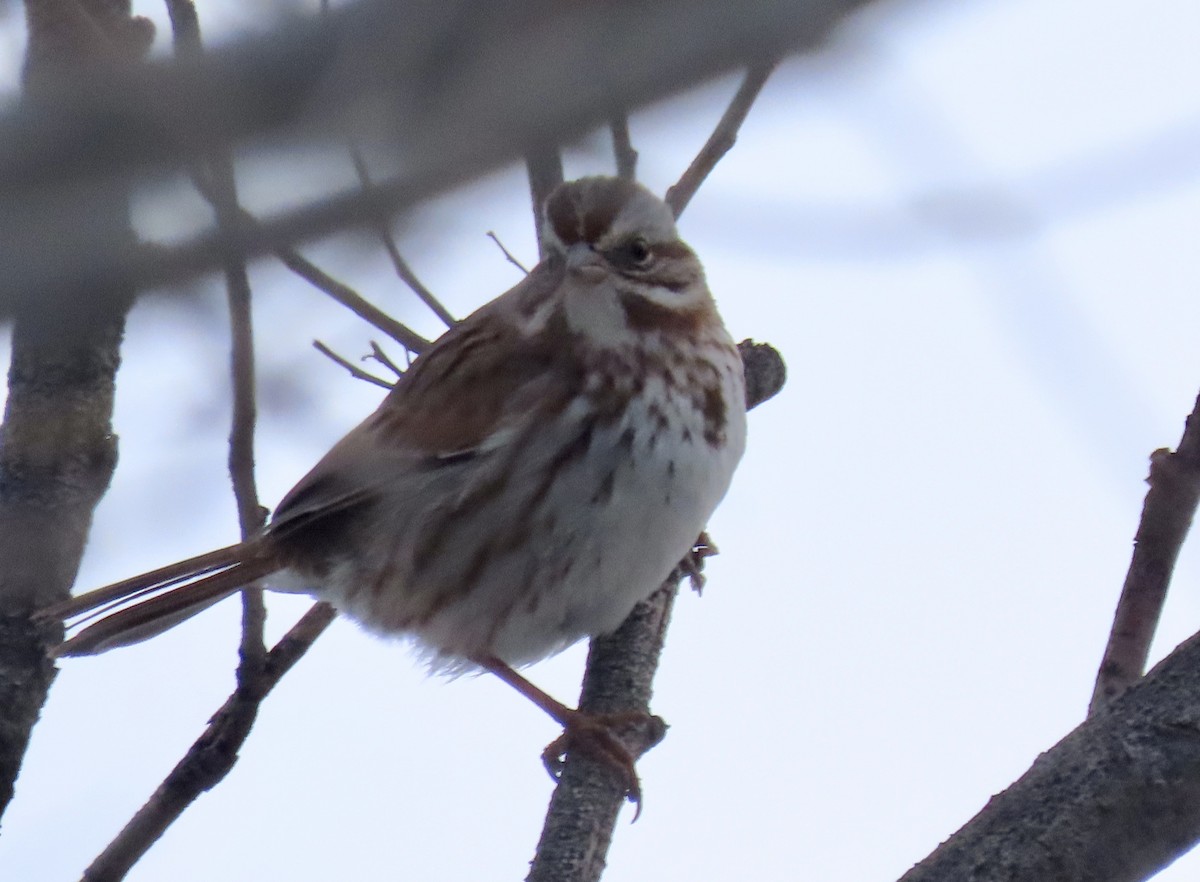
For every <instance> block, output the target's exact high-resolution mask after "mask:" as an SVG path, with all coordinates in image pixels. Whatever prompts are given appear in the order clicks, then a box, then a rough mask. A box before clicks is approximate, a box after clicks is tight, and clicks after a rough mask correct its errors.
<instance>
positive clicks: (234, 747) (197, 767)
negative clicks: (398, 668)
mask: <svg viewBox="0 0 1200 882" xmlns="http://www.w3.org/2000/svg"><path fill="white" fill-rule="evenodd" d="M336 616H337V613H336V612H335V611H334V609H333V607H331V606H330V605H329V604H327V603H316V604H314V605H313V606H312V607H310V608H309V610H308V612H306V613H305V614H304V616H303V617H302V618H301V619H300V621H298V622H297V623H296V624H295V625H294V626H293V627H292V629H291V630H290V631H288V633H287V634H285V635H284V636H283V638H282V639H281V640H280V641H279V642H278V643H277V644H275V647H274V648H273V649H272V650H271V651H270V652H269V653H267V655H266V658H265V659H264V663H263V667H262V674H261V676H260V677H259V678H258V680H257V683H256V687H257V688H256V692H255V693H254V694H250V693H248V692H247V691H245V690H243V689H241V688H240V687H239V688H238V690H237V691H236V692H234V693H233V695H231V696H229V698H228V699H227V700H226V702H225V704H224V705H222V707H221V709H220V710H218V711H217V712H216V713H215V714H214V715H213V717H212V720H211V721H210V722H209V724H208V727H207V728H206V729H205V730H204V734H202V735H201V736H200V737H199V738H198V739H197V740H196V742H195V743H194V744H193V745H192V746H191V748H190V749H189V750H188V752H187V754H186V755H185V756H184V757H183V759H181V760H180V761H179V762H178V763H177V764H176V766H175V768H174V769H172V770H171V772H170V774H169V775H167V777H166V778H165V779H164V780H163V782H162V784H160V785H159V786H158V789H157V790H155V791H154V794H153V795H152V796H151V797H150V799H149V800H147V801H146V804H145V805H144V806H142V807H141V808H140V809H139V810H138V812H137V814H135V815H134V816H133V818H131V819H130V821H129V823H128V824H126V825H125V827H124V829H122V830H121V832H120V833H119V834H117V836H116V838H114V839H113V841H112V842H110V843H109V845H108V847H107V848H105V849H104V851H103V852H102V853H101V854H100V855H99V857H97V858H96V860H94V861H93V862H92V865H91V866H90V867H88V868H87V870H86V871H84V874H83V879H84V882H118V880H120V879H123V878H124V877H125V874H126V873H128V872H129V869H130V867H132V866H133V865H134V864H135V863H136V862H137V861H138V860H139V859H140V858H141V857H142V855H144V854H145V853H146V851H147V850H149V848H150V846H151V845H153V844H154V843H155V842H157V841H158V839H159V837H161V836H162V834H163V833H164V832H165V831H166V829H167V828H168V827H169V826H170V825H171V824H172V823H174V822H175V820H176V819H177V818H178V817H179V816H180V815H182V814H183V812H184V811H185V810H186V809H187V807H188V806H189V805H191V804H192V802H194V801H195V799H196V797H198V796H199V795H200V794H201V793H203V792H204V791H206V790H211V789H212V788H213V787H215V786H216V785H217V784H219V783H220V782H221V780H222V779H224V777H225V776H226V775H227V774H229V770H230V769H232V768H233V765H234V763H236V762H237V758H238V751H239V750H241V747H242V744H243V743H245V740H246V736H247V735H249V734H250V727H251V726H252V725H253V724H254V719H255V716H256V715H257V709H258V705H259V704H260V703H261V702H262V699H263V698H265V697H266V696H267V695H268V694H269V693H270V691H271V690H272V689H273V688H275V686H276V685H277V684H278V683H279V681H280V680H281V679H282V678H283V676H284V674H286V673H287V672H288V671H289V670H291V668H292V666H293V665H294V664H295V663H296V662H297V661H299V660H300V658H301V657H302V656H303V655H304V653H306V652H307V651H308V649H309V647H310V646H312V644H313V642H314V641H315V640H316V639H317V638H318V637H320V636H321V634H322V633H324V631H325V629H326V628H327V627H329V623H330V622H332V621H333V620H334V618H335V617H336Z"/></svg>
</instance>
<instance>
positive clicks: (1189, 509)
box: [1089, 397, 1200, 714]
mask: <svg viewBox="0 0 1200 882" xmlns="http://www.w3.org/2000/svg"><path fill="white" fill-rule="evenodd" d="M1146 481H1147V483H1148V484H1149V485H1150V489H1149V490H1148V491H1147V492H1146V501H1145V502H1144V503H1143V504H1142V518H1141V522H1140V523H1139V524H1138V529H1137V535H1136V536H1135V537H1134V547H1133V559H1132V560H1131V561H1130V562H1129V571H1128V573H1127V574H1126V576H1125V584H1124V586H1123V587H1122V589H1121V599H1120V600H1119V601H1118V602H1117V610H1116V614H1115V616H1114V618H1113V625H1112V631H1111V632H1110V634H1109V638H1108V646H1107V647H1106V648H1105V650H1104V658H1103V660H1102V661H1101V662H1100V671H1099V673H1098V674H1097V675H1096V688H1095V691H1094V692H1093V693H1092V701H1091V707H1090V709H1089V713H1091V714H1094V713H1096V712H1097V711H1099V710H1100V709H1101V708H1102V707H1104V706H1105V705H1107V704H1108V703H1109V702H1111V701H1112V700H1113V699H1114V698H1116V697H1117V696H1118V695H1120V694H1121V693H1122V692H1123V691H1124V690H1125V689H1127V688H1128V687H1129V686H1130V685H1131V684H1132V683H1134V682H1135V681H1136V680H1137V679H1138V678H1139V677H1141V676H1142V671H1144V670H1145V668H1146V659H1147V658H1148V657H1149V654H1150V643H1151V641H1152V640H1153V639H1154V630H1155V628H1156V627H1157V626H1158V619H1159V616H1160V615H1161V613H1162V607H1163V603H1164V602H1165V601H1166V599H1167V588H1168V586H1169V585H1170V583H1171V574H1172V573H1173V572H1174V571H1175V561H1176V560H1178V558H1179V550H1180V549H1181V548H1182V547H1183V540H1184V539H1186V538H1187V534H1188V530H1190V529H1191V526H1192V519H1193V518H1194V517H1195V515H1196V506H1197V503H1200V397H1198V398H1197V399H1196V406H1195V407H1194V408H1193V409H1192V412H1191V414H1190V415H1189V416H1188V418H1187V421H1186V423H1185V425H1184V430H1183V437H1182V438H1181V439H1180V441H1179V447H1178V449H1176V451H1175V452H1174V453H1172V452H1171V451H1169V450H1166V449H1162V450H1156V451H1154V453H1152V454H1151V455H1150V476H1149V477H1148V478H1147V479H1146Z"/></svg>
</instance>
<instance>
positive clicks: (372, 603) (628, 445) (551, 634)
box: [320, 413, 742, 665]
mask: <svg viewBox="0 0 1200 882" xmlns="http://www.w3.org/2000/svg"><path fill="white" fill-rule="evenodd" d="M735 434H736V437H735V438H734V439H733V440H734V442H735V443H733V444H725V445H722V446H720V447H715V446H713V445H711V444H709V443H707V442H706V441H705V440H704V439H703V438H702V435H701V432H700V430H699V428H697V429H696V430H695V431H690V430H688V426H687V425H686V423H683V424H681V425H679V426H677V427H676V430H675V431H665V430H663V429H661V428H655V429H654V430H651V429H650V428H648V425H647V423H646V422H645V421H642V420H639V419H637V414H636V413H634V414H630V415H627V416H626V418H625V419H623V420H621V421H617V422H615V423H613V424H612V425H610V426H606V427H597V426H593V427H591V429H590V430H589V432H588V434H587V438H586V441H587V443H586V444H583V443H582V441H581V439H583V430H582V429H581V430H580V432H579V434H577V435H576V436H575V440H576V442H578V443H576V444H575V445H574V447H572V446H571V445H569V444H568V445H563V444H561V443H560V444H557V445H556V444H555V443H554V441H555V439H553V438H550V437H538V438H532V439H530V442H529V444H528V445H527V446H526V447H525V448H524V449H521V450H519V452H518V453H517V454H514V455H512V456H509V457H496V458H493V459H492V460H490V461H483V460H481V461H480V462H477V463H471V464H470V468H471V469H474V470H475V471H474V472H467V471H464V473H463V474H462V475H460V476H459V478H458V479H456V480H457V484H455V485H454V486H455V492H454V493H448V492H447V488H446V487H439V488H434V489H431V491H430V495H431V497H432V498H433V499H434V500H435V501H434V502H432V503H431V504H428V505H426V506H424V507H423V508H422V507H421V506H414V505H412V504H411V503H412V502H413V500H412V499H410V500H409V502H410V505H409V506H407V507H404V509H403V510H397V511H396V512H394V513H393V517H392V519H391V528H392V529H396V528H399V529H398V530H397V533H396V535H399V536H400V537H401V538H400V541H399V542H398V543H397V545H396V546H395V547H394V548H392V549H390V550H389V553H388V554H387V555H386V556H382V557H380V556H375V557H374V559H371V557H372V556H370V555H367V556H366V559H364V557H363V556H362V555H359V556H357V557H356V558H355V559H350V558H347V559H344V560H340V561H338V562H336V563H335V564H334V571H333V572H331V574H330V576H329V577H328V578H326V579H325V580H323V581H324V582H325V585H324V588H323V589H322V591H321V592H320V593H321V594H322V596H324V597H325V599H328V600H330V601H331V602H333V603H334V604H335V605H337V606H339V607H340V608H342V609H343V610H344V611H345V612H346V613H347V614H349V615H350V616H351V617H353V618H355V619H357V620H359V621H360V622H361V623H362V624H364V625H365V626H366V627H367V628H369V629H370V630H373V631H377V632H381V633H392V634H395V633H408V634H412V635H414V636H415V637H416V638H417V639H418V641H419V642H420V643H421V644H422V645H423V646H424V647H425V648H427V649H428V650H429V651H430V653H431V655H432V656H433V657H434V660H435V663H438V662H441V663H448V664H453V662H454V660H456V659H463V658H470V657H472V656H479V655H491V656H496V657H498V658H501V659H503V660H504V661H506V662H508V663H510V664H514V665H520V664H524V663H528V662H532V661H536V660H538V659H541V658H544V657H546V656H547V655H550V654H552V653H554V652H557V651H559V650H561V649H563V648H565V647H566V646H568V645H570V644H572V643H574V642H575V641H577V640H578V639H580V638H581V637H583V636H586V635H594V634H599V633H604V632H607V631H611V630H613V629H615V628H616V627H617V626H618V625H619V624H620V623H621V621H623V620H624V618H625V617H626V616H627V615H628V614H629V612H630V610H631V609H632V608H633V606H634V605H635V604H636V603H637V602H638V601H640V600H642V599H644V598H646V597H648V596H649V595H650V594H651V593H652V592H653V591H654V590H655V589H656V588H657V587H658V586H659V585H660V584H662V582H663V580H664V579H666V577H667V576H668V575H669V574H670V572H671V570H672V569H673V568H674V567H675V565H676V564H677V563H679V561H680V560H681V559H682V558H683V556H684V555H685V554H686V553H687V552H688V550H689V549H690V548H691V546H692V543H693V542H694V541H695V540H696V538H697V536H698V535H699V533H700V531H701V530H702V529H703V528H704V525H705V523H706V522H707V520H708V517H709V515H710V514H711V513H712V511H713V509H714V508H715V507H716V504H717V503H718V502H719V501H720V498H721V497H722V496H723V495H724V493H725V490H726V489H727V487H728V484H729V479H730V477H731V475H732V472H733V467H734V465H735V464H736V462H737V459H738V457H739V456H740V454H741V444H742V437H741V435H740V428H739V432H738V433H735ZM685 439H686V440H685ZM559 440H560V441H561V438H560V439H559ZM416 509H420V511H415V510H416Z"/></svg>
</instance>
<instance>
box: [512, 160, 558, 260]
mask: <svg viewBox="0 0 1200 882" xmlns="http://www.w3.org/2000/svg"><path fill="white" fill-rule="evenodd" d="M525 171H526V174H527V175H528V177H529V202H530V205H531V207H532V208H533V230H534V233H535V234H536V235H537V243H538V259H543V258H545V256H546V243H545V242H543V241H542V217H543V216H544V213H545V208H546V199H547V197H549V196H550V194H551V193H552V192H554V188H555V187H557V186H558V185H559V184H561V183H562V182H563V164H562V152H561V151H560V150H559V149H558V145H557V144H554V143H552V142H547V143H544V144H539V145H537V146H536V147H533V148H531V149H530V150H528V151H527V152H526V153H525ZM504 253H505V254H508V251H507V249H506V250H505V252H504ZM509 260H511V261H512V262H513V263H516V261H515V260H513V258H512V257H511V256H509ZM517 265H518V266H520V264H517Z"/></svg>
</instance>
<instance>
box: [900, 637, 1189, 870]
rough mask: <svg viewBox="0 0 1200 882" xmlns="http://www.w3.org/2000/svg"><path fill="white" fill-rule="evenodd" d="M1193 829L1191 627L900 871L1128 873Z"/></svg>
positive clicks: (1166, 854) (1161, 859) (1155, 864)
mask: <svg viewBox="0 0 1200 882" xmlns="http://www.w3.org/2000/svg"><path fill="white" fill-rule="evenodd" d="M1197 840H1200V637H1193V638H1191V639H1190V640H1188V641H1187V642H1186V643H1184V644H1183V645H1182V646H1180V647H1179V648H1178V649H1177V650H1176V651H1175V652H1174V653H1172V654H1171V655H1170V656H1169V657H1168V658H1167V659H1166V660H1165V661H1163V662H1162V663H1161V664H1159V665H1158V666H1157V667H1155V669H1154V670H1153V671H1151V672H1150V673H1149V674H1148V675H1147V676H1146V677H1145V678H1144V679H1143V680H1141V681H1139V682H1137V683H1135V684H1134V685H1132V686H1130V687H1129V689H1127V690H1126V691H1125V692H1124V693H1123V694H1122V695H1121V696H1120V697H1119V698H1117V699H1116V701H1114V702H1113V703H1112V704H1111V705H1109V706H1108V707H1105V708H1102V709H1101V710H1100V711H1099V712H1097V713H1096V714H1094V715H1093V716H1092V717H1091V718H1090V719H1089V720H1088V721H1087V722H1086V723H1084V724H1083V725H1081V726H1080V727H1079V728H1078V729H1076V730H1075V731H1074V732H1072V733H1071V734H1070V735H1068V736H1067V737H1066V738H1064V739H1063V740H1062V741H1060V742H1059V743H1058V744H1057V745H1056V746H1055V747H1054V748H1052V749H1051V750H1049V751H1048V752H1046V753H1044V754H1042V755H1041V756H1040V757H1038V758H1037V760H1036V761H1035V762H1034V764H1033V767H1032V768H1031V769H1030V770H1029V771H1028V772H1026V773H1025V775H1023V776H1022V777H1021V779H1020V780H1018V781H1017V782H1016V783H1015V784H1013V785H1012V786H1011V787H1009V788H1008V789H1007V790H1006V791H1004V792H1003V793H1001V794H1000V795H998V796H995V797H993V798H992V799H991V801H989V802H988V804H987V806H986V807H985V808H984V809H983V811H981V812H980V813H979V814H978V815H976V816H975V817H974V818H973V819H972V820H971V821H970V823H968V824H967V825H966V826H965V827H963V828H962V829H961V830H959V831H958V832H957V833H956V834H954V836H952V837H951V838H950V839H949V840H948V841H946V842H945V843H943V844H942V845H941V847H939V848H938V849H937V851H935V852H934V853H933V854H932V855H930V856H929V857H928V858H926V859H925V860H924V861H922V862H921V863H920V864H918V865H917V866H916V867H914V868H913V869H912V870H911V871H910V872H909V873H907V874H906V875H905V876H904V878H903V882H960V880H963V879H970V880H972V882H1135V880H1143V879H1147V878H1149V877H1150V876H1151V875H1152V874H1154V873H1155V872H1157V871H1158V870H1160V869H1162V868H1163V867H1164V866H1166V865H1167V864H1169V863H1170V862H1171V861H1173V860H1174V859H1175V858H1177V857H1179V856H1180V855H1181V854H1183V853H1184V852H1185V851H1187V850H1188V849H1189V848H1191V847H1192V846H1193V845H1194V844H1195V843H1196V842H1197Z"/></svg>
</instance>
